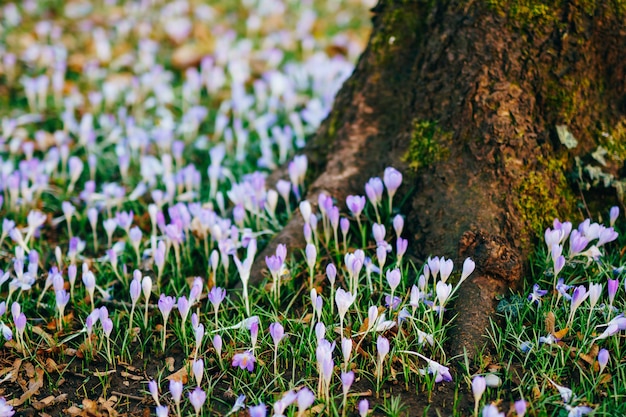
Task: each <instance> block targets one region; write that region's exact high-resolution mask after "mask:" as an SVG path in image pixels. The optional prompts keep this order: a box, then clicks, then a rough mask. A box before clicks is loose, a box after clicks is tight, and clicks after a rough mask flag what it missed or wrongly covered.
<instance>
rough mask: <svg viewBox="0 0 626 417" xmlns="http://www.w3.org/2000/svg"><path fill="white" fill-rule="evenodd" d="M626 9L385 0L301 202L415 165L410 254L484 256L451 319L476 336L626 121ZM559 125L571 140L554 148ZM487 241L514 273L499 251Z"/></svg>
mask: <svg viewBox="0 0 626 417" xmlns="http://www.w3.org/2000/svg"><path fill="white" fill-rule="evenodd" d="M624 11H625V7H624V5H623V4H622V2H621V1H612V2H601V1H597V2H594V1H562V2H558V1H557V2H555V1H550V2H547V1H546V3H545V5H544V4H543V3H541V2H537V1H535V2H532V1H524V0H502V1H500V2H498V1H495V0H494V1H470V0H465V1H447V2H434V1H401V0H397V1H392V0H382V1H381V2H380V3H379V5H378V6H376V8H375V9H374V10H373V12H374V16H373V23H374V29H373V32H372V35H371V39H370V42H369V45H368V47H367V49H366V51H365V52H364V53H363V55H362V57H361V59H360V60H359V62H358V65H357V68H356V71H355V72H354V74H353V76H352V77H351V78H350V80H348V82H347V83H346V84H345V86H344V87H343V89H342V90H341V92H340V93H339V95H338V97H337V102H336V105H335V107H334V109H333V111H332V112H331V114H330V115H329V117H328V118H327V120H326V121H325V122H324V123H323V125H322V127H321V128H320V131H319V132H318V134H317V136H316V137H315V139H314V140H313V141H312V142H311V144H310V146H309V147H308V149H307V152H308V155H309V157H310V160H311V166H312V167H313V168H314V170H313V171H314V175H313V179H314V180H313V182H312V185H311V187H310V191H309V195H308V198H309V200H310V201H311V202H312V203H315V202H316V201H317V195H318V194H319V193H320V192H322V191H324V192H327V193H328V194H330V195H333V196H334V197H336V198H337V200H338V201H339V202H343V201H345V197H346V196H347V195H349V194H354V193H358V194H362V193H363V191H362V190H363V186H364V183H365V182H366V181H367V179H368V178H370V177H371V176H379V175H381V173H382V171H383V169H384V168H385V167H386V166H388V165H394V166H396V167H398V168H400V169H402V168H404V170H405V173H406V172H408V171H407V168H409V167H411V168H412V169H413V170H412V171H411V172H412V174H411V175H409V179H408V180H407V181H405V184H407V183H408V185H405V186H404V192H405V193H410V196H409V197H410V198H409V201H410V204H409V205H407V206H405V207H403V212H404V213H407V212H408V218H407V228H408V231H409V232H410V234H411V238H412V239H411V247H412V249H413V250H414V253H415V255H417V256H418V257H421V258H422V259H423V257H425V256H427V255H429V254H436V255H445V256H447V257H456V256H457V255H459V256H460V257H462V256H466V255H473V256H475V257H476V258H477V259H476V260H477V264H478V265H477V266H478V270H479V271H480V274H478V275H477V277H476V278H475V279H474V280H471V281H468V282H467V283H466V284H464V286H465V287H466V288H465V289H462V291H465V293H463V295H462V296H461V297H460V298H459V302H458V303H457V305H456V307H455V308H456V311H457V312H458V313H459V315H458V324H459V328H462V327H463V326H464V325H466V324H468V323H469V322H473V323H474V325H472V326H471V328H472V329H473V330H472V331H471V332H470V333H471V334H469V333H468V332H467V331H461V332H460V333H459V334H457V336H456V337H457V338H461V339H462V340H460V341H457V342H453V345H454V346H456V348H455V349H456V350H460V349H462V348H463V347H465V348H469V347H474V346H478V345H479V344H480V343H479V342H480V340H482V339H481V337H482V334H483V333H484V330H485V328H484V325H485V324H486V323H488V320H489V313H492V312H493V308H494V307H493V303H494V295H496V294H498V293H504V292H506V291H507V289H508V288H509V287H510V286H511V285H512V284H515V285H516V284H517V283H518V282H519V280H520V279H521V278H522V276H523V274H522V272H521V266H520V265H521V261H520V260H522V259H524V258H525V255H526V254H527V253H528V250H529V248H530V244H531V243H532V241H533V238H535V237H536V236H537V232H539V231H540V230H541V229H542V228H545V227H546V226H547V225H549V221H550V220H551V219H552V218H553V217H555V216H558V215H559V214H560V215H561V216H571V214H573V213H574V212H575V204H574V203H575V202H574V198H573V197H572V196H573V195H575V194H577V193H573V192H572V191H571V189H570V186H571V184H569V183H568V181H567V179H566V173H567V172H568V170H571V169H572V161H573V157H574V156H577V155H585V154H586V153H588V152H590V151H591V150H592V149H594V148H595V147H596V146H597V145H598V144H599V143H602V142H601V141H602V135H601V132H603V131H607V132H609V133H611V134H616V133H615V132H617V131H618V129H617V128H616V127H618V126H620V124H621V123H622V122H623V118H624V111H625V109H626V60H623V59H622V58H623V56H622V55H621V54H623V51H625V50H626V28H625V27H624V25H623V21H624ZM560 124H565V125H567V126H568V128H569V130H570V131H571V132H572V133H573V134H574V136H576V138H577V139H578V141H579V146H578V147H577V148H575V149H573V150H568V149H566V148H565V147H564V146H562V145H561V144H560V142H559V140H558V138H557V135H556V131H555V126H556V125H560ZM616 139H617V141H618V142H619V141H621V140H622V139H623V138H620V137H617V138H616ZM607 146H608V145H607ZM610 168H612V169H613V172H614V173H615V174H617V168H619V167H617V166H613V167H610ZM301 230H302V221H301V219H296V220H294V222H293V224H291V225H289V226H288V227H287V228H286V229H285V231H283V233H281V234H280V235H279V236H278V237H277V239H276V240H275V241H274V243H273V244H272V245H270V246H269V247H268V248H267V250H266V252H265V253H264V254H267V253H270V252H272V251H273V250H274V248H275V245H276V244H277V243H281V242H284V241H288V242H289V245H290V246H291V247H292V248H293V247H298V243H299V242H302V238H301ZM468 231H475V232H472V233H470V234H466V232H468ZM482 231H484V232H482ZM468 236H474V237H475V238H476V240H475V242H474V244H471V245H470V244H469V240H468ZM496 246H497V247H498V248H500V249H502V248H506V252H507V253H508V254H509V255H510V256H512V257H514V258H515V259H516V260H517V261H516V262H515V263H514V264H515V265H514V267H513V266H512V264H511V263H510V262H509V263H507V261H506V260H502V259H500V261H498V259H499V258H498V259H496V258H494V257H493V256H492V255H494V254H496V253H499V252H498V251H499V250H500V249H498V248H496ZM459 248H460V250H461V251H460V252H461V253H459V252H458V251H459ZM485 248H488V250H486V251H484V250H485ZM481 251H483V252H481ZM264 254H261V257H260V262H261V263H262V262H263V259H264V256H263V255H264ZM481 254H482V255H481ZM483 255H484V256H483ZM509 260H510V259H509ZM262 267H263V265H262V264H258V265H256V266H255V273H254V274H253V275H255V276H256V277H257V279H258V277H260V274H261V270H262ZM507 268H508V269H507ZM507 270H508V271H509V273H508V274H507V275H506V276H507V277H508V278H507V279H501V278H502V277H503V276H504V275H503V274H501V273H495V272H494V271H507ZM477 307H478V308H481V307H483V308H484V311H485V314H483V315H480V314H479V315H478V316H477V315H476V314H477V313H472V311H475V309H476V308H477ZM479 316H480V317H479ZM476 323H479V324H478V325H475V324H476ZM456 353H458V352H456Z"/></svg>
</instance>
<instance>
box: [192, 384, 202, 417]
mask: <svg viewBox="0 0 626 417" xmlns="http://www.w3.org/2000/svg"><path fill="white" fill-rule="evenodd" d="M205 401H206V392H204V391H203V390H202V389H201V388H200V387H196V388H195V389H194V390H193V391H191V392H190V393H189V402H190V403H191V405H192V406H193V408H194V410H195V411H196V416H199V415H200V411H202V406H203V405H204V402H205Z"/></svg>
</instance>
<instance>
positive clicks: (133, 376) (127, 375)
mask: <svg viewBox="0 0 626 417" xmlns="http://www.w3.org/2000/svg"><path fill="white" fill-rule="evenodd" d="M120 375H121V376H123V377H124V378H128V379H132V380H133V381H142V380H143V376H139V375H133V374H131V373H129V372H126V371H121V372H120Z"/></svg>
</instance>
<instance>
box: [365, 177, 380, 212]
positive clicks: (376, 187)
mask: <svg viewBox="0 0 626 417" xmlns="http://www.w3.org/2000/svg"><path fill="white" fill-rule="evenodd" d="M383 191H384V186H383V181H382V180H381V179H380V178H378V177H374V178H370V179H369V181H368V182H367V184H365V195H367V198H368V200H369V201H370V203H372V205H373V206H377V205H378V204H379V203H380V201H381V200H382V198H383Z"/></svg>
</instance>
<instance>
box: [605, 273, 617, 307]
mask: <svg viewBox="0 0 626 417" xmlns="http://www.w3.org/2000/svg"><path fill="white" fill-rule="evenodd" d="M607 287H608V291H609V304H610V305H611V306H612V305H613V300H615V294H617V290H618V288H619V280H617V279H611V278H609V279H608V285H607Z"/></svg>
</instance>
